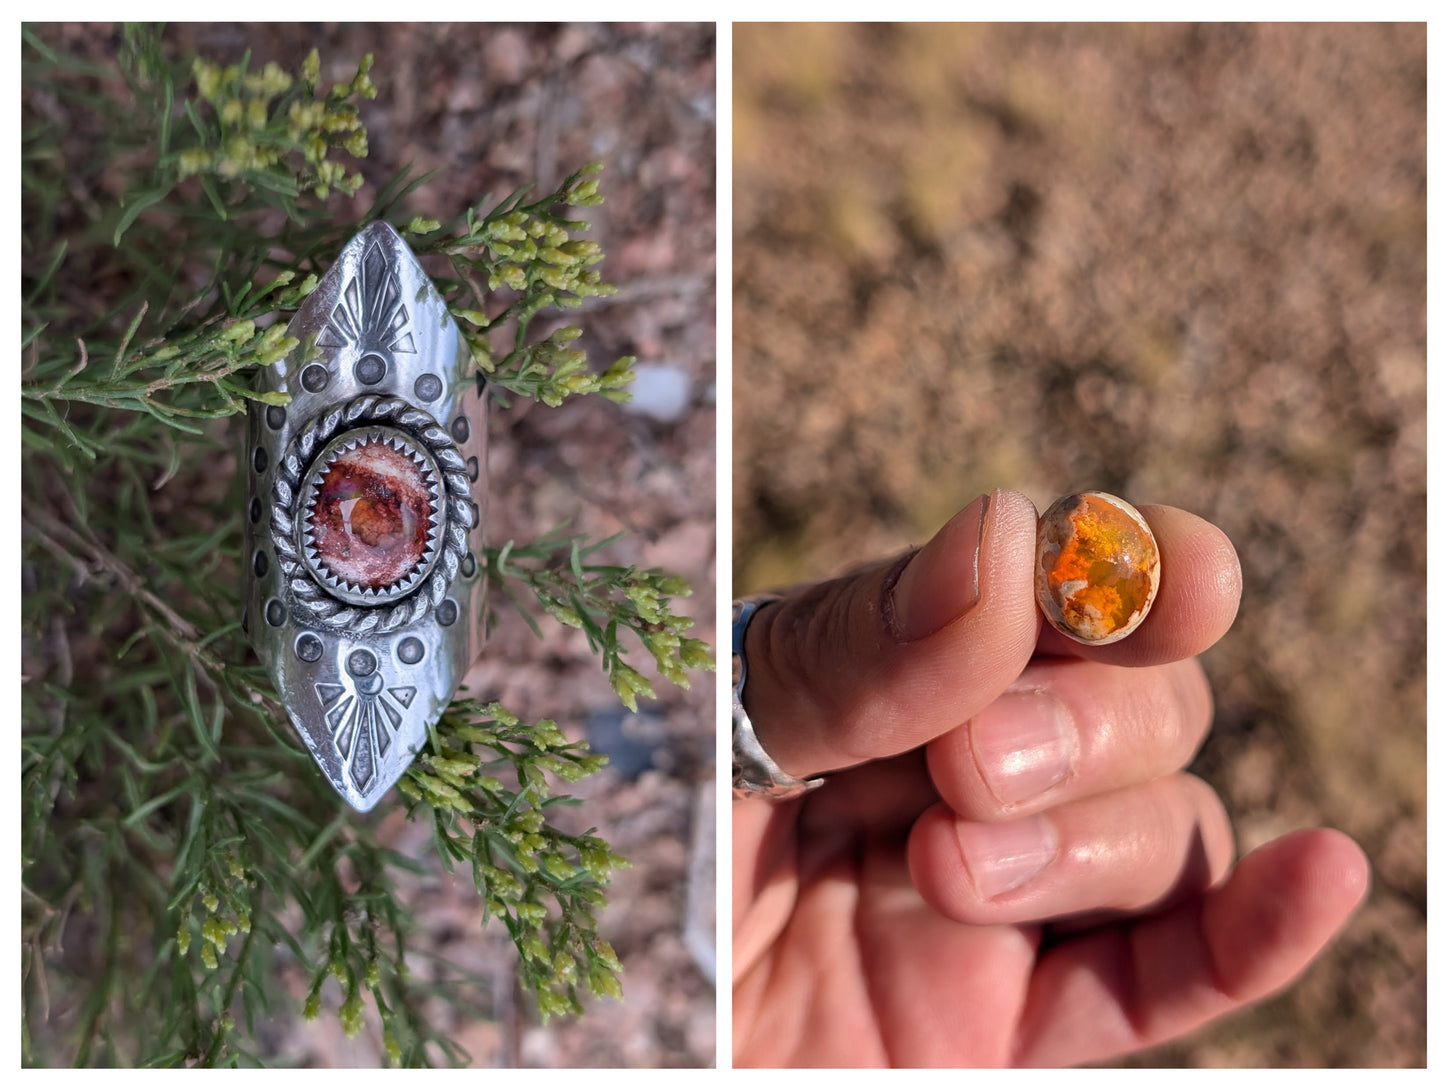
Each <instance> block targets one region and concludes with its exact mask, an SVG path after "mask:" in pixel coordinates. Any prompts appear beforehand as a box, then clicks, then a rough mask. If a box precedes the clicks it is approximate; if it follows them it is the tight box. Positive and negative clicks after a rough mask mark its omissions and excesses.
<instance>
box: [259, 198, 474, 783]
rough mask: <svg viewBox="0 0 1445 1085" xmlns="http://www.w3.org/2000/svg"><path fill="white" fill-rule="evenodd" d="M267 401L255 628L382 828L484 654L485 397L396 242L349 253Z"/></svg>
mask: <svg viewBox="0 0 1445 1085" xmlns="http://www.w3.org/2000/svg"><path fill="white" fill-rule="evenodd" d="M287 332H288V334H289V335H292V336H294V337H296V338H297V339H298V340H300V344H299V345H298V346H297V347H296V349H295V350H293V351H292V352H291V354H290V355H288V356H287V357H286V359H285V360H284V361H282V362H279V363H278V364H276V365H274V366H268V367H266V368H264V369H262V370H261V372H260V376H259V377H258V381H257V387H258V390H259V391H263V392H286V393H288V394H289V395H290V396H291V401H290V402H289V403H288V404H286V405H285V406H267V405H264V404H259V403H252V405H251V411H250V419H249V429H248V443H247V457H246V463H245V470H246V472H247V475H248V478H249V486H248V501H247V510H246V520H247V555H248V563H247V578H248V582H247V589H246V600H247V603H246V611H245V624H246V626H247V628H248V630H249V632H250V636H251V642H252V644H253V645H254V646H255V648H256V654H257V655H258V656H259V657H260V659H261V662H262V663H263V664H264V665H265V667H266V669H267V671H268V672H269V673H270V675H271V678H272V680H273V681H274V682H275V684H276V688H277V690H279V691H280V694H281V698H282V700H283V701H284V702H285V705H286V712H287V715H288V716H290V718H291V722H292V724H293V725H294V726H295V728H296V730H297V732H299V733H300V735H301V738H302V739H303V740H304V741H305V743H306V746H307V748H308V749H309V750H310V751H311V755H312V757H314V758H315V759H316V763H317V764H318V765H319V766H320V767H321V771H322V772H323V773H325V774H326V778H327V779H328V780H330V781H331V783H332V784H333V786H335V788H336V790H337V791H339V792H340V793H341V795H342V797H343V798H345V799H346V801H347V802H349V803H350V804H351V805H352V806H354V807H355V808H356V809H358V810H370V809H371V808H372V807H373V806H375V805H376V803H377V801H378V800H379V799H380V798H381V796H382V795H384V794H385V793H386V792H387V791H388V790H389V789H390V788H391V786H392V785H393V784H394V783H396V781H397V780H398V779H399V778H400V777H401V775H402V773H404V772H405V771H406V769H407V766H408V765H410V764H411V761H412V758H413V757H414V756H415V755H416V753H417V752H418V751H420V750H421V749H422V748H423V747H424V746H425V744H426V740H427V729H428V727H429V726H431V725H432V724H434V723H435V722H436V720H437V718H438V717H439V716H440V715H441V714H442V711H443V710H444V709H445V708H446V706H447V704H448V703H449V702H450V701H451V699H452V697H453V696H454V695H455V694H456V691H457V687H458V686H459V685H460V684H461V682H462V679H463V678H464V677H465V676H466V672H467V669H468V668H469V667H470V666H471V664H472V662H473V661H474V660H475V659H476V657H477V655H478V653H479V652H480V651H481V648H482V641H483V638H484V636H485V629H486V625H485V621H484V617H485V614H484V611H485V607H486V575H485V571H484V570H483V568H482V565H481V561H482V558H481V554H482V521H483V517H484V510H485V508H486V462H487V450H486V440H487V417H486V405H487V401H486V387H485V384H484V382H483V381H482V379H481V378H480V377H479V376H478V375H476V374H475V373H474V372H473V369H472V365H471V356H470V353H469V351H468V350H467V346H466V342H465V340H463V339H462V337H461V333H460V332H459V331H458V329H457V326H456V324H455V323H454V322H453V320H452V318H451V316H450V314H448V312H447V309H446V305H445V303H444V302H443V301H442V298H441V295H440V294H438V293H437V290H436V288H435V287H434V286H433V285H432V283H431V280H430V279H428V278H427V275H426V273H425V272H424V271H423V270H422V268H421V265H420V264H418V263H417V260H416V257H415V256H414V255H412V252H411V250H410V249H409V248H408V247H407V245H406V243H405V242H404V241H403V240H402V239H401V237H400V236H399V235H398V234H397V232H396V231H395V230H393V229H392V228H391V227H390V226H389V225H387V224H386V223H384V222H376V223H372V224H371V225H370V226H368V227H366V229H364V230H362V231H361V233H359V234H357V235H356V237H354V238H352V239H351V241H349V242H348V243H347V245H346V247H345V248H344V249H342V250H341V253H340V255H339V256H338V257H337V260H336V263H335V264H334V265H333V266H332V267H331V269H330V270H329V271H328V272H327V273H326V275H325V276H323V277H322V279H321V282H320V283H319V284H318V286H317V288H316V290H315V291H314V292H313V293H312V294H311V296H310V297H309V298H307V300H306V303H305V305H303V306H302V307H301V309H300V310H299V311H298V312H297V313H296V316H295V317H294V318H293V319H292V321H291V324H290V326H289V327H288V329H287Z"/></svg>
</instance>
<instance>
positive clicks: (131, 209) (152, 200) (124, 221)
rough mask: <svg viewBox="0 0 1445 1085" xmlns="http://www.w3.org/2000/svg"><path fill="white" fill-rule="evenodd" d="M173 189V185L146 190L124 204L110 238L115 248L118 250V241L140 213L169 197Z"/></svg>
mask: <svg viewBox="0 0 1445 1085" xmlns="http://www.w3.org/2000/svg"><path fill="white" fill-rule="evenodd" d="M174 187H175V186H174V185H164V186H160V187H157V188H151V189H146V190H145V191H144V192H139V193H137V194H136V195H134V196H132V197H131V198H130V200H129V202H128V203H126V204H124V207H123V210H122V211H121V214H120V221H119V222H118V223H116V227H115V236H114V237H113V238H112V242H113V243H114V245H115V246H116V248H120V239H121V238H122V237H123V236H124V235H125V232H126V231H127V230H129V229H130V228H131V224H132V223H134V222H135V220H136V218H137V217H138V216H139V215H140V213H141V212H142V211H144V210H145V209H146V208H147V207H153V206H155V205H156V204H158V203H160V202H161V200H163V199H165V198H166V197H167V196H168V195H170V193H171V189H172V188H174Z"/></svg>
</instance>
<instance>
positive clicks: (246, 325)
mask: <svg viewBox="0 0 1445 1085" xmlns="http://www.w3.org/2000/svg"><path fill="white" fill-rule="evenodd" d="M255 334H256V322H255V321H254V320H238V321H236V322H235V323H234V324H232V325H231V326H230V327H228V328H227V329H226V330H225V331H223V332H222V333H221V340H222V341H223V342H226V343H249V342H250V341H251V337H252V336H254V335H255ZM207 899H208V900H210V899H214V898H210V897H208V898H207ZM207 907H208V908H210V909H211V910H212V911H215V907H214V906H213V905H210V904H207Z"/></svg>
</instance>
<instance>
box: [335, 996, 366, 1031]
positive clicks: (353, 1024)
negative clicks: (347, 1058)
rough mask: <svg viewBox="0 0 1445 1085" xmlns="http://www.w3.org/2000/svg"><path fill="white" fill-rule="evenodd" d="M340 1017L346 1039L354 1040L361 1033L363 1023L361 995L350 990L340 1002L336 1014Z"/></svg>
mask: <svg viewBox="0 0 1445 1085" xmlns="http://www.w3.org/2000/svg"><path fill="white" fill-rule="evenodd" d="M337 1016H338V1017H339V1018H340V1019H341V1029H342V1031H343V1032H345V1033H346V1038H347V1039H348V1040H354V1039H356V1037H357V1036H358V1035H359V1034H360V1033H361V1026H362V1025H363V1024H364V1023H365V1018H364V1017H363V1016H362V1006H361V996H360V995H358V994H357V993H356V992H354V991H353V992H352V993H351V994H350V995H348V996H347V997H346V1001H345V1002H343V1003H342V1004H341V1011H340V1013H338V1014H337Z"/></svg>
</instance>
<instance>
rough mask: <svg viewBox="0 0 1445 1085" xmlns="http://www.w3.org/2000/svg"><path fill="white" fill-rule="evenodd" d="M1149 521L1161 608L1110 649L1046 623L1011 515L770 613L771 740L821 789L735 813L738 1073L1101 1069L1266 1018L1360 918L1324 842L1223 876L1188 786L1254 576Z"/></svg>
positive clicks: (957, 523)
mask: <svg viewBox="0 0 1445 1085" xmlns="http://www.w3.org/2000/svg"><path fill="white" fill-rule="evenodd" d="M1140 511H1141V512H1143V514H1144V516H1145V518H1146V519H1147V520H1148V521H1149V524H1150V527H1151V528H1152V530H1153V531H1154V534H1155V537H1156V538H1157V540H1158V543H1159V548H1160V553H1161V558H1162V565H1163V582H1162V584H1161V585H1160V589H1159V594H1158V596H1157V598H1156V600H1155V602H1154V607H1153V610H1152V611H1151V612H1150V615H1149V617H1148V619H1147V620H1146V621H1145V622H1144V624H1143V625H1142V626H1140V628H1139V629H1138V630H1136V631H1135V632H1134V633H1133V634H1132V635H1131V636H1130V637H1128V638H1127V639H1125V640H1122V641H1119V642H1117V643H1115V644H1111V645H1107V646H1104V647H1093V648H1089V647H1085V646H1083V645H1080V644H1076V643H1074V642H1073V641H1070V640H1068V639H1067V638H1065V637H1062V636H1060V635H1059V634H1058V633H1056V632H1055V631H1054V630H1052V629H1051V628H1049V627H1048V626H1047V625H1046V624H1045V623H1043V621H1042V619H1041V617H1040V615H1039V612H1038V608H1037V606H1036V605H1035V603H1034V590H1033V559H1034V532H1035V525H1036V523H1037V512H1036V510H1035V509H1034V507H1033V504H1032V503H1031V502H1030V501H1029V500H1028V498H1026V497H1025V496H1023V495H1022V494H1019V493H1015V492H1012V491H995V492H994V493H993V494H991V495H988V496H987V497H985V498H980V499H979V500H977V501H975V502H973V503H972V504H970V505H969V506H967V507H966V508H964V509H963V510H962V511H961V512H960V513H958V515H956V516H955V517H954V518H953V519H952V520H951V521H949V523H948V524H946V525H945V526H944V527H943V528H942V529H941V530H940V531H939V532H938V534H937V535H936V536H934V538H933V539H932V540H931V541H930V542H929V543H928V544H927V545H926V546H925V547H924V548H923V549H922V550H919V551H918V552H916V553H913V554H912V555H909V556H905V557H904V558H902V559H899V560H897V561H892V562H887V563H883V564H880V565H876V566H873V567H870V568H867V569H864V570H862V571H859V572H857V573H854V574H852V575H850V576H846V577H844V578H841V579H838V580H833V581H829V582H826V583H823V584H818V585H815V586H813V587H810V588H806V589H803V590H801V591H798V592H795V593H793V594H791V595H789V596H787V597H786V598H785V599H783V600H781V601H779V602H778V603H775V604H771V605H768V606H765V607H763V608H762V609H760V610H759V611H758V612H757V614H756V615H755V617H754V618H753V621H752V624H751V626H750V627H749V629H748V636H747V644H746V658H747V664H748V678H747V684H746V686H745V689H744V702H745V707H746V708H747V710H748V713H749V716H750V717H751V719H752V721H753V725H754V729H755V731H756V733H757V736H758V738H759V740H760V741H761V742H762V745H763V747H764V748H765V749H766V750H767V751H768V752H769V754H770V755H771V756H772V757H773V759H774V761H776V762H777V763H778V764H779V766H780V767H782V768H783V769H784V770H785V771H787V772H789V773H791V774H793V775H795V776H811V775H815V774H817V773H828V774H829V776H828V779H827V782H826V783H825V784H824V785H823V786H822V787H821V788H819V789H818V790H816V791H813V792H810V793H809V794H807V795H806V796H805V797H803V798H801V799H795V800H793V801H789V802H782V803H770V802H766V801H760V800H746V801H741V802H735V803H734V804H733V974H734V981H733V1060H734V1064H735V1065H738V1066H825V1065H826V1066H889V1065H893V1066H1041V1065H1042V1066H1060V1065H1070V1064H1075V1063H1081V1062H1093V1061H1097V1060H1101V1059H1106V1058H1110V1057H1112V1056H1116V1055H1120V1054H1124V1053H1127V1052H1130V1051H1134V1050H1138V1049H1141V1048H1144V1047H1147V1046H1150V1045H1153V1044H1157V1043H1161V1042H1163V1041H1165V1040H1168V1039H1171V1038H1173V1037H1176V1036H1179V1035H1181V1034H1183V1033H1186V1032H1189V1031H1191V1030H1192V1029H1195V1028H1197V1027H1199V1026H1200V1025H1202V1024H1204V1023H1205V1022H1207V1021H1209V1020H1211V1019H1213V1018H1215V1017H1217V1016H1219V1015H1221V1014H1223V1013H1227V1012H1229V1011H1230V1010H1233V1009H1235V1008H1237V1007H1240V1006H1243V1005H1246V1004H1248V1003H1250V1002H1254V1001H1257V1000H1259V999H1262V998H1264V997H1266V996H1268V995H1269V994H1271V993H1273V992H1275V991H1277V990H1278V989H1279V988H1281V987H1282V986H1284V985H1285V984H1287V983H1289V982H1290V981H1291V980H1292V979H1294V978H1295V977H1296V976H1297V975H1298V974H1299V973H1300V972H1301V971H1302V970H1303V969H1304V967H1305V966H1306V965H1307V964H1308V963H1309V962H1310V960H1311V959H1312V958H1313V957H1314V956H1315V955H1316V954H1317V953H1318V952H1320V950H1321V949H1322V948H1323V947H1324V946H1325V944H1326V943H1327V942H1328V941H1329V939H1330V938H1331V937H1333V936H1334V935H1335V934H1336V933H1337V932H1338V931H1339V929H1340V927H1341V926H1342V925H1343V923H1344V921H1345V919H1346V918H1347V917H1348V915H1349V913H1350V912H1351V910H1353V908H1354V907H1355V906H1356V905H1357V904H1358V903H1359V902H1360V901H1361V899H1362V898H1363V896H1364V893H1365V890H1366V887H1367V885H1368V880H1369V874H1368V866H1367V863H1366V860H1365V857H1364V855H1363V854H1362V853H1361V851H1360V849H1359V848H1358V846H1357V845H1355V843H1354V842H1353V841H1351V840H1350V839H1349V838H1348V837H1345V836H1343V835H1341V834H1339V833H1337V832H1334V831H1332V830H1327V829H1313V830H1305V831H1301V832H1297V833H1292V834H1290V835H1287V836H1285V837H1282V838H1280V839H1278V840H1275V841H1273V842H1271V843H1269V844H1266V845H1264V846H1263V847H1260V848H1258V849H1256V850H1255V851H1253V852H1251V853H1250V854H1249V855H1247V856H1245V857H1244V858H1243V859H1241V860H1240V862H1239V863H1238V864H1237V865H1235V866H1234V867H1233V869H1232V870H1231V862H1232V859H1233V850H1234V849H1233V840H1232V834H1231V829H1230V825H1229V819H1228V816H1227V815H1226V813H1225V811H1224V809H1223V807H1222V806H1221V804H1220V802H1219V800H1218V798H1217V797H1216V796H1215V794H1214V793H1213V791H1212V790H1210V788H1209V787H1208V786H1207V785H1206V784H1204V783H1203V782H1202V781H1201V780H1199V779H1198V778H1196V777H1194V776H1190V775H1188V774H1187V773H1185V772H1183V771H1182V769H1183V767H1184V766H1185V765H1186V764H1187V763H1188V762H1189V760H1190V759H1191V758H1192V756H1193V754H1194V752H1195V750H1196V749H1197V748H1198V747H1199V745H1200V743H1201V742H1202V741H1203V738H1204V735H1205V733H1206V731H1207V730H1208V727H1209V722H1210V714H1211V699H1210V694H1209V690H1208V686H1207V684H1206V682H1205V679H1204V675H1203V671H1202V670H1201V668H1200V666H1199V664H1198V662H1197V660H1196V659H1195V658H1194V657H1195V656H1197V655H1198V654H1199V653H1200V652H1202V651H1204V650H1205V649H1206V648H1208V647H1209V646H1210V645H1211V644H1213V643H1214V641H1215V640H1217V639H1218V638H1219V637H1220V636H1221V635H1223V633H1224V632H1225V631H1226V630H1227V629H1228V628H1229V626H1230V624H1231V622H1232V621H1233V619H1234V614H1235V611H1236V609H1237V607H1238V602H1239V592H1240V583H1241V576H1240V569H1239V562H1238V559H1237V558H1236V556H1235V553H1234V549H1233V547H1232V546H1231V545H1230V543H1229V540H1228V539H1227V538H1226V537H1225V536H1224V534H1223V533H1222V532H1220V531H1219V530H1218V529H1217V528H1214V527H1213V526H1211V525H1210V524H1208V523H1206V522H1205V521H1203V520H1201V519H1199V518H1198V517H1195V516H1193V515H1191V514H1189V513H1187V512H1183V511H1181V510H1179V509H1173V508H1167V507H1163V506H1144V507H1143V508H1141V510H1140Z"/></svg>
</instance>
